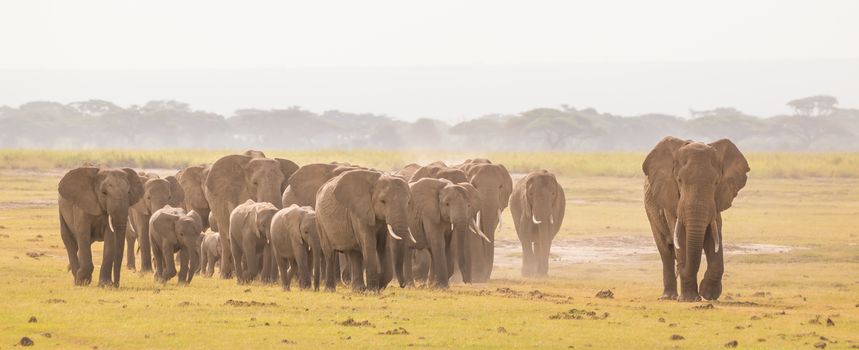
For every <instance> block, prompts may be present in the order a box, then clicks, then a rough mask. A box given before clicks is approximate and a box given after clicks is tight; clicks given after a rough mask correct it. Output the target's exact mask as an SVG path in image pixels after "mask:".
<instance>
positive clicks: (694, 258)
mask: <svg viewBox="0 0 859 350" xmlns="http://www.w3.org/2000/svg"><path fill="white" fill-rule="evenodd" d="M679 228H680V230H679V232H678V234H677V238H678V245H679V246H680V247H682V248H681V249H678V252H679V254H676V253H675V254H676V255H677V259H678V261H680V263H678V264H677V265H678V270H679V271H680V296H679V297H678V298H677V300H679V301H698V300H700V299H701V296H700V295H699V294H698V268H699V267H700V264H701V251H697V252H690V251H688V250H687V249H686V246H687V245H686V241H687V240H688V238H687V237H686V230H685V227H684V226H683V225H679ZM705 236H706V235H705ZM687 257H688V258H687ZM687 259H688V261H687Z"/></svg>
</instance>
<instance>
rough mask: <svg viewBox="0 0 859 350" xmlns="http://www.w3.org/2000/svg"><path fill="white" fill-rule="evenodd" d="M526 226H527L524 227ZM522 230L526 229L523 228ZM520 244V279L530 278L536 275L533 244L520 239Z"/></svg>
mask: <svg viewBox="0 0 859 350" xmlns="http://www.w3.org/2000/svg"><path fill="white" fill-rule="evenodd" d="M525 226H527V225H525ZM523 229H526V228H524V227H523ZM520 242H521V243H522V277H532V276H534V275H535V274H536V272H537V271H536V270H537V269H536V264H534V261H535V260H536V259H535V257H534V244H533V242H531V241H529V240H527V238H526V239H520Z"/></svg>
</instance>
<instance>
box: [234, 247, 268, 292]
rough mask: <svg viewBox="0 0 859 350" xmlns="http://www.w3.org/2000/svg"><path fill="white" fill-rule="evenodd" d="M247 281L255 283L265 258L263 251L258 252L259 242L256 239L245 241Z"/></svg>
mask: <svg viewBox="0 0 859 350" xmlns="http://www.w3.org/2000/svg"><path fill="white" fill-rule="evenodd" d="M244 243H245V251H244V255H245V263H246V264H247V265H246V266H245V273H246V275H245V281H247V282H248V283H250V282H252V281H254V280H255V279H256V278H257V277H258V276H259V271H260V263H261V262H262V259H263V258H264V256H263V254H262V252H261V251H258V250H257V247H256V245H257V242H256V241H255V239H254V238H247V239H245V242H244ZM236 273H240V271H236Z"/></svg>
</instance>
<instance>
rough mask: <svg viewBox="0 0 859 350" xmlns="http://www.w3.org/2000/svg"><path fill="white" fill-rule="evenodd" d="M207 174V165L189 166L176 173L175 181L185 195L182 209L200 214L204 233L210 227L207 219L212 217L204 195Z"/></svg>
mask: <svg viewBox="0 0 859 350" xmlns="http://www.w3.org/2000/svg"><path fill="white" fill-rule="evenodd" d="M208 174H209V165H208V164H203V165H195V166H189V167H187V168H185V169H182V170H180V171H179V172H177V173H176V179H177V180H179V185H180V186H182V192H183V193H184V195H185V199H184V201H183V203H182V207H183V208H185V210H187V211H191V210H193V211H194V212H196V213H197V214H200V218H201V219H202V220H203V231H206V229H208V228H209V226H210V225H211V224H210V223H209V218H211V217H212V215H210V213H211V209H209V201H208V199H207V198H206V193H205V184H206V176H208Z"/></svg>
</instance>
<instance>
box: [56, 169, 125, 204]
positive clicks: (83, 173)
mask: <svg viewBox="0 0 859 350" xmlns="http://www.w3.org/2000/svg"><path fill="white" fill-rule="evenodd" d="M135 176H136V175H135ZM97 177H98V168H94V167H80V168H77V169H72V170H71V171H69V172H68V173H66V175H64V176H63V178H62V179H60V184H59V186H58V191H59V193H60V196H61V197H63V198H65V199H66V200H68V201H70V202H72V203H74V205H76V206H78V207H79V208H81V209H83V211H85V212H86V213H87V214H90V215H101V214H102V211H103V210H102V209H101V205H99V203H98V196H96V194H95V184H96V178H97Z"/></svg>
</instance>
